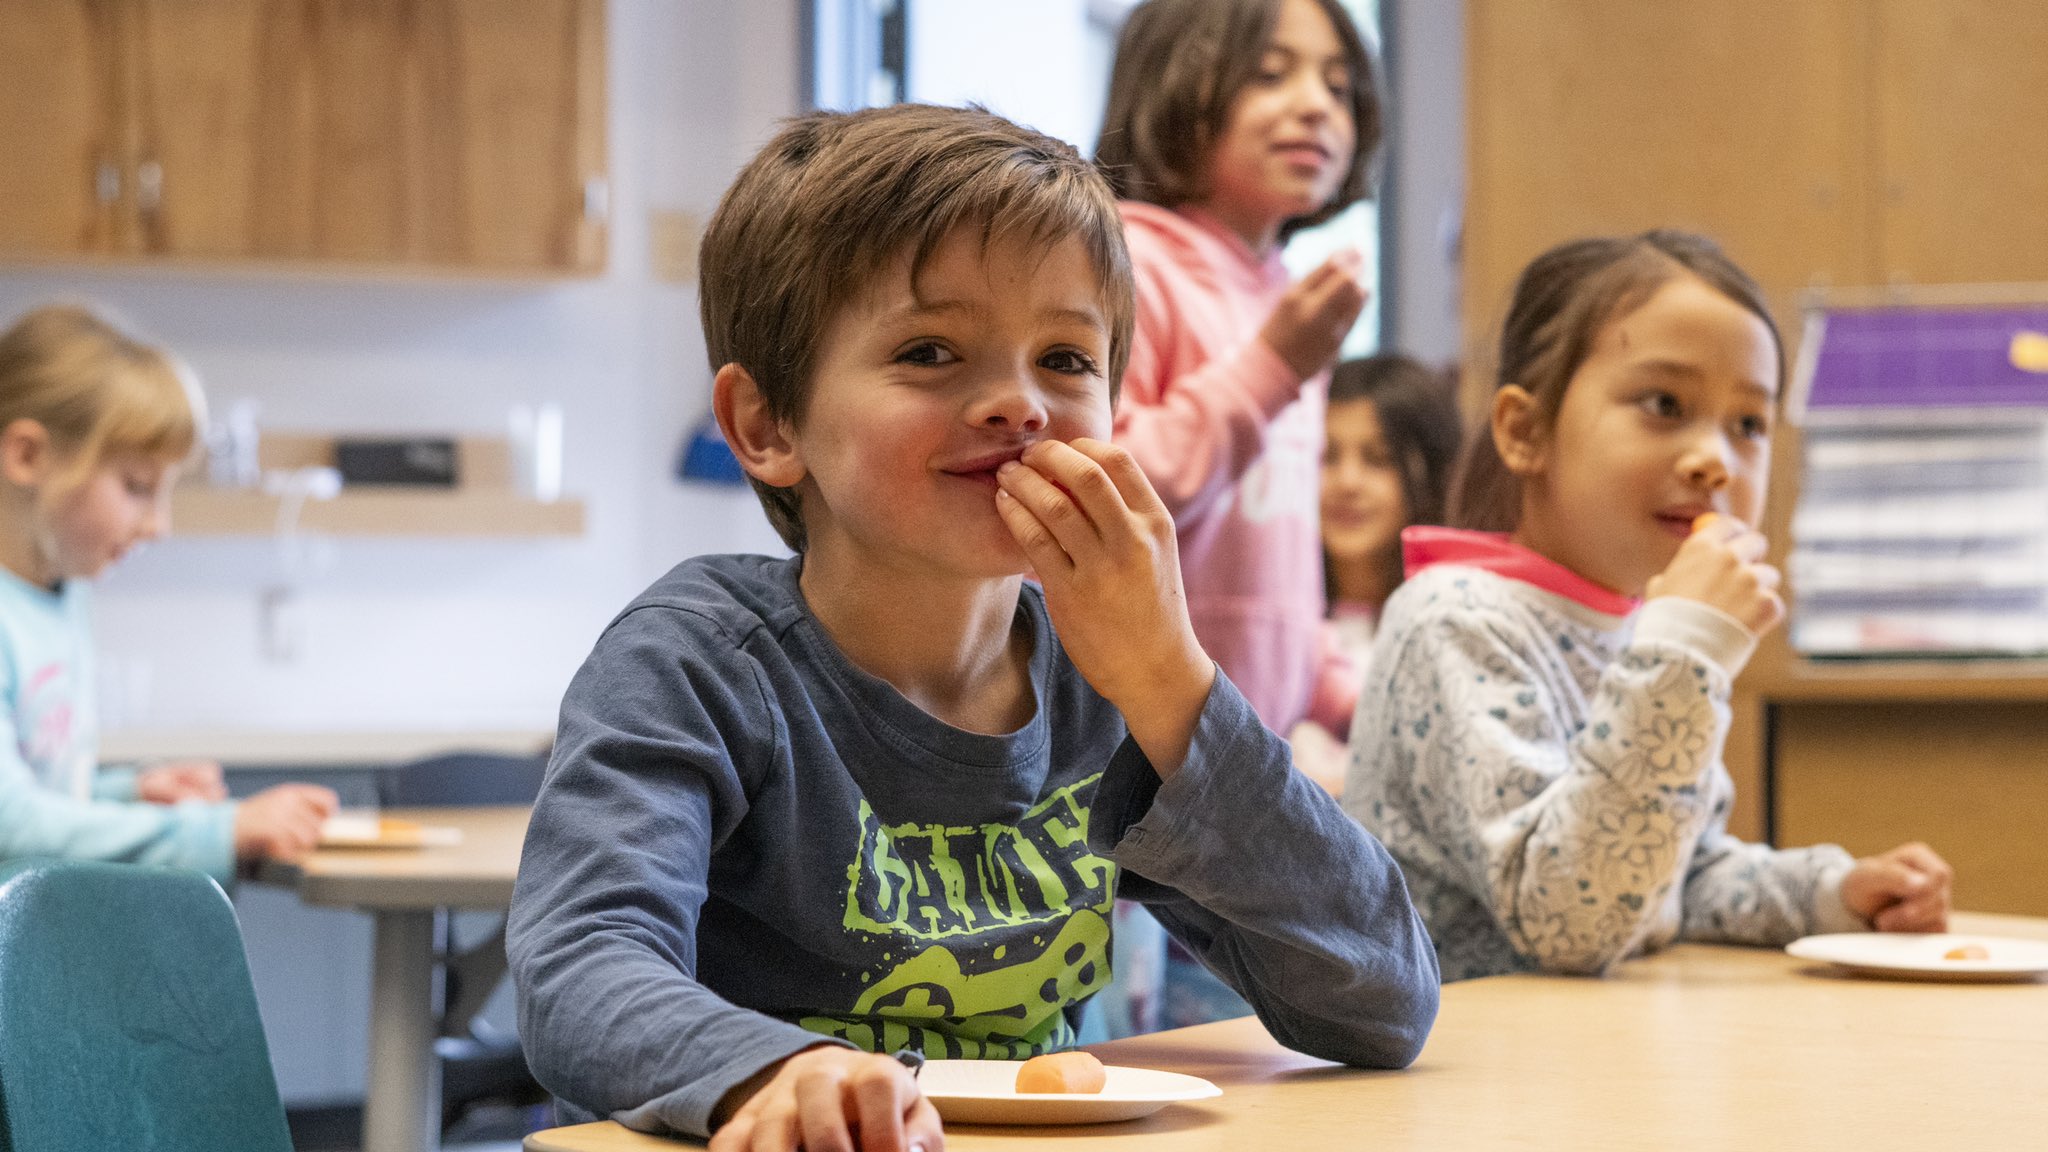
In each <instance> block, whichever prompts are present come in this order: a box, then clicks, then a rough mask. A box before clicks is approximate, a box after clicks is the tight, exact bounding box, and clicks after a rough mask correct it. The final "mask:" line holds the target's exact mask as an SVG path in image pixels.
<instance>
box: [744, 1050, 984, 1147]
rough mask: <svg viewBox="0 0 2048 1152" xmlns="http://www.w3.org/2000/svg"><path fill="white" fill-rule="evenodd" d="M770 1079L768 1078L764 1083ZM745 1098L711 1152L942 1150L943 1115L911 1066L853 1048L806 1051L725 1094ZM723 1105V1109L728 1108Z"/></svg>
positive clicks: (944, 1142)
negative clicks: (757, 1084)
mask: <svg viewBox="0 0 2048 1152" xmlns="http://www.w3.org/2000/svg"><path fill="white" fill-rule="evenodd" d="M763 1077H765V1078H766V1079H765V1081H763ZM756 1082H759V1087H756V1088H753V1089H752V1095H749V1096H746V1097H745V1098H744V1102H743V1103H741V1104H739V1106H738V1108H737V1110H736V1111H734V1112H733V1113H732V1116H731V1118H730V1119H728V1120H726V1121H725V1122H724V1123H723V1124H720V1125H719V1126H718V1128H717V1130H716V1131H715V1132H713V1134H712V1136H711V1149H710V1152H796V1150H797V1149H799V1148H801V1149H803V1150H804V1152H941V1149H943V1148H944V1147H945V1146H946V1136H945V1132H944V1130H943V1128H942V1127H941V1126H940V1124H939V1113H938V1110H937V1109H935V1108H933V1107H932V1103H931V1101H929V1100H927V1099H925V1096H924V1092H923V1091H922V1090H920V1089H919V1088H918V1086H917V1080H916V1078H915V1077H913V1076H912V1075H911V1072H910V1070H909V1069H908V1068H905V1067H904V1066H903V1065H902V1064H899V1063H897V1062H896V1061H895V1060H894V1059H892V1058H891V1057H888V1056H877V1055H875V1054H873V1053H869V1052H856V1051H854V1050H853V1049H851V1048H838V1047H821V1048H807V1049H805V1050H803V1051H802V1052H799V1053H797V1054H796V1055H794V1056H791V1057H790V1058H789V1059H787V1060H784V1061H782V1063H780V1064H771V1065H769V1066H768V1068H766V1069H764V1070H763V1071H762V1074H761V1075H758V1076H756V1077H755V1078H754V1079H753V1080H751V1081H748V1082H747V1083H746V1084H742V1085H740V1086H739V1087H737V1088H735V1089H733V1091H732V1092H731V1093H728V1094H727V1098H728V1100H730V1099H732V1098H733V1097H737V1096H740V1095H741V1094H742V1093H745V1092H747V1091H748V1089H749V1087H750V1086H751V1085H753V1084H755V1083H756ZM725 1107H726V1106H725V1104H723V1103H721V1105H720V1111H724V1110H725Z"/></svg>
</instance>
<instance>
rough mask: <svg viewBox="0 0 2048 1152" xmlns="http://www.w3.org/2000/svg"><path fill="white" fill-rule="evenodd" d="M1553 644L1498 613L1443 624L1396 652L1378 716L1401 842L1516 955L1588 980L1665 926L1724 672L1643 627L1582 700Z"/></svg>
mask: <svg viewBox="0 0 2048 1152" xmlns="http://www.w3.org/2000/svg"><path fill="white" fill-rule="evenodd" d="M1673 631H1676V632H1681V633H1682V632H1683V631H1684V630H1683V629H1675V630H1673ZM1555 642H1556V638H1555V637H1552V636H1549V635H1546V634H1543V633H1541V632H1540V631H1539V630H1538V629H1537V628H1536V627H1535V626H1534V625H1533V624H1531V623H1530V622H1528V621H1525V620H1521V619H1517V618H1516V617H1514V616H1513V614H1511V613H1499V614H1496V613H1486V614H1485V615H1483V616H1481V615H1477V614H1474V613H1472V612H1469V611H1468V612H1466V613H1463V614H1459V615H1454V616H1444V617H1439V618H1437V619H1436V620H1434V621H1432V622H1430V623H1429V624H1427V625H1426V626H1424V627H1422V628H1419V629H1417V630H1416V631H1415V632H1413V633H1411V634H1410V637H1409V643H1408V644H1405V645H1403V648H1405V649H1407V651H1404V652H1402V654H1401V657H1400V660H1401V669H1400V671H1399V672H1398V673H1397V674H1396V675H1395V677H1394V678H1393V680H1392V683H1393V684H1394V686H1395V687H1394V688H1393V693H1394V697H1395V698H1394V699H1393V700H1392V701H1390V702H1389V703H1391V704H1392V706H1393V708H1392V711H1393V714H1394V715H1393V718H1394V720H1395V725H1396V728H1395V732H1396V733H1397V736H1396V738H1397V739H1399V740H1400V741H1402V742H1403V743H1405V744H1407V745H1408V749H1407V756H1408V757H1410V758H1412V759H1411V760H1410V763H1411V765H1412V768H1413V777H1412V782H1411V786H1412V791H1413V796H1412V800H1413V803H1414V812H1415V813H1416V815H1417V817H1418V818H1419V824H1420V827H1418V828H1415V829H1413V831H1414V832H1415V833H1416V834H1418V835H1421V836H1423V837H1426V838H1427V839H1428V840H1430V841H1432V842H1433V843H1434V845H1435V846H1436V848H1437V853H1435V854H1438V855H1439V856H1440V859H1441V861H1442V863H1443V866H1444V867H1445V868H1447V869H1449V870H1450V871H1451V872H1452V873H1453V874H1454V875H1455V876H1456V877H1457V880H1458V885H1459V886H1460V887H1462V888H1464V889H1465V890H1466V891H1467V892H1469V893H1471V894H1472V895H1473V896H1475V897H1476V898H1478V899H1480V900H1482V901H1483V902H1484V903H1485V904H1486V906H1487V908H1488V910H1489V911H1490V912H1491V914H1492V916H1493V918H1494V920H1495V922H1496V923H1497V924H1498V926H1499V928H1500V930H1501V932H1502V933H1503V934H1504V935H1505V936H1506V938H1507V940H1508V942H1509V943H1510V944H1511V945H1512V947H1513V948H1514V949H1515V950H1516V951H1517V952H1518V953H1520V954H1521V955H1522V956H1524V957H1526V958H1527V959H1528V960H1530V961H1531V962H1533V963H1535V964H1536V965H1538V966H1540V967H1542V968H1545V969H1548V970H1551V971H1562V972H1589V973H1590V972H1601V971H1605V970H1606V969H1607V968H1608V967H1610V966H1611V965H1613V964H1614V963H1615V962H1616V961H1619V960H1621V959H1622V958H1624V957H1626V956H1628V955H1630V954H1631V953H1633V952H1635V951H1638V950H1639V949H1641V948H1643V947H1645V946H1654V945H1656V944H1661V943H1663V942H1664V941H1663V940H1653V939H1651V938H1650V937H1651V936H1652V935H1653V934H1658V933H1660V932H1661V934H1663V935H1665V936H1666V937H1668V936H1669V935H1670V934H1672V933H1673V932H1674V931H1675V929H1676V928H1677V911H1678V909H1677V907H1676V903H1677V900H1678V897H1679V891H1680V889H1681V887H1682V883H1683V881H1684V878H1685V877H1686V875H1687V869H1688V866H1689V865H1690V863H1691V862H1692V859H1693V850H1694V846H1695V844H1696V843H1697V842H1698V840H1699V838H1700V836H1701V835H1702V833H1704V832H1705V831H1706V829H1707V828H1708V826H1709V823H1710V821H1711V819H1712V816H1713V812H1712V807H1713V806H1712V803H1711V800H1710V795H1709V793H1710V789H1709V787H1708V784H1709V781H1710V778H1711V776H1712V774H1713V770H1714V766H1715V764H1716V763H1717V757H1718V753H1719V750H1720V747H1721V742H1722V739H1723V737H1724V736H1725V734H1726V730H1727V725H1728V715H1729V713H1728V697H1729V689H1730V675H1729V672H1728V669H1727V667H1726V666H1724V665H1725V662H1724V661H1717V660H1715V659H1712V658H1710V657H1709V656H1708V655H1706V654H1705V652H1704V651H1703V650H1701V649H1699V648H1696V647H1695V646H1694V645H1692V644H1687V643H1679V642H1676V641H1674V640H1673V639H1671V638H1669V637H1668V636H1664V637H1662V638H1660V636H1659V635H1657V634H1652V635H1650V636H1644V635H1642V634H1641V630H1640V629H1639V633H1638V636H1637V638H1636V639H1635V640H1634V641H1632V642H1631V643H1629V644H1628V645H1627V646H1625V647H1623V648H1622V649H1621V651H1620V653H1619V655H1618V657H1617V658H1616V659H1614V660H1613V661H1612V662H1611V663H1609V664H1608V665H1607V666H1606V667H1605V669H1604V671H1602V672H1601V674H1600V677H1599V680H1598V682H1597V684H1595V685H1594V687H1593V690H1592V692H1591V693H1590V694H1588V695H1587V697H1586V698H1585V699H1584V700H1583V701H1580V700H1578V699H1577V689H1576V687H1574V686H1571V682H1570V679H1569V677H1568V676H1567V675H1566V674H1565V673H1564V672H1563V671H1562V670H1561V669H1560V668H1559V667H1558V666H1557V663H1556V661H1555V660H1554V659H1552V658H1551V657H1554V655H1555V653H1554V651H1551V652H1546V651H1545V648H1546V646H1547V645H1554V644H1555ZM1708 647H1709V648H1711V645H1710V646H1708ZM1745 654H1746V652H1745ZM1737 666H1739V661H1737ZM1455 943H1456V942H1454V941H1448V940H1446V941H1440V942H1439V944H1440V947H1454V946H1455Z"/></svg>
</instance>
